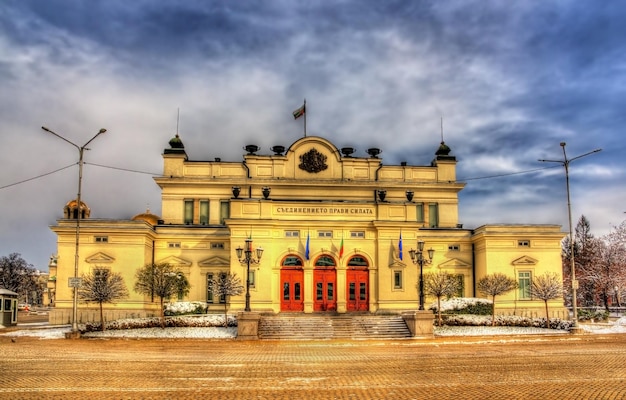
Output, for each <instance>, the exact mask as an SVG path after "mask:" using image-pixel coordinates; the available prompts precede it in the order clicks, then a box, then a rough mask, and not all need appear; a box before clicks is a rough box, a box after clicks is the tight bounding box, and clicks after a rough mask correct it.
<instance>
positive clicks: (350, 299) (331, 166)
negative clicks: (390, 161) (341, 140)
mask: <svg viewBox="0 0 626 400" xmlns="http://www.w3.org/2000/svg"><path fill="white" fill-rule="evenodd" d="M169 145H170V147H169V148H167V149H165V150H164V152H163V174H162V175H161V176H158V177H155V178H154V180H155V182H156V184H157V185H159V187H160V188H161V210H162V211H161V212H162V215H161V216H157V215H153V214H151V213H150V212H149V211H147V212H146V213H143V214H139V215H136V216H135V217H134V218H132V219H131V220H119V219H96V218H90V210H89V208H88V206H87V205H86V204H84V203H81V204H80V206H79V204H77V202H76V201H71V202H69V203H68V204H67V205H66V207H65V212H64V218H62V219H59V220H58V221H57V222H56V224H55V225H54V226H52V227H51V229H52V230H53V231H54V232H55V233H56V235H57V237H58V249H57V254H56V255H55V257H53V260H52V262H51V265H50V276H51V285H52V289H51V290H52V291H53V292H54V308H53V310H52V312H51V314H50V322H51V323H59V324H64V323H68V322H70V319H71V315H72V288H70V287H68V281H69V280H70V278H72V277H73V276H74V261H75V258H74V256H75V243H76V217H77V213H79V212H80V213H81V220H80V254H79V276H80V275H82V274H88V273H89V272H90V271H92V270H93V269H94V268H109V269H110V270H112V271H114V272H117V273H120V274H121V275H122V276H123V278H124V280H125V283H126V286H127V287H128V289H129V297H128V298H126V299H123V300H121V301H118V302H116V303H115V304H105V305H104V307H105V312H106V319H107V320H110V319H117V318H127V317H142V316H151V315H158V301H154V300H153V299H151V298H149V297H147V296H144V295H141V294H137V293H135V292H134V291H133V287H134V283H135V274H136V271H137V269H139V268H141V267H143V266H145V265H146V264H151V263H169V264H172V265H174V266H175V267H176V268H177V269H178V270H179V271H180V272H182V273H183V274H185V276H186V277H187V279H188V280H189V282H190V283H191V289H190V292H189V293H188V295H186V296H183V297H181V298H179V299H178V300H180V301H200V302H206V303H207V304H208V306H209V312H211V311H216V312H217V311H223V310H224V302H226V303H227V304H226V305H227V307H228V309H229V312H237V311H242V310H243V309H244V306H245V294H242V295H241V296H231V297H228V298H226V299H224V298H216V297H214V296H212V294H211V292H210V291H209V290H208V289H209V283H208V282H209V281H210V280H211V279H213V278H216V277H217V276H218V275H219V274H222V273H225V272H230V273H233V274H236V275H237V276H238V277H240V278H241V280H242V282H243V284H244V286H245V282H246V272H247V269H248V265H247V263H245V262H243V263H242V262H241V261H240V258H239V257H238V254H237V248H243V247H245V246H246V245H247V242H246V240H248V241H249V240H251V241H252V243H251V247H252V249H253V250H256V249H257V248H259V247H260V248H262V249H263V253H262V257H261V259H260V260H258V261H259V262H258V263H253V264H252V265H251V267H250V274H249V279H250V291H249V293H250V306H251V310H252V311H257V312H262V313H294V312H299V313H320V312H335V313H350V312H366V313H401V312H403V311H407V310H415V309H417V307H418V303H419V293H418V292H419V291H418V280H419V270H420V268H419V265H416V264H415V263H414V262H413V261H412V259H411V257H410V256H409V252H410V250H411V249H416V248H417V242H418V241H423V242H424V248H425V250H424V252H425V253H426V251H427V250H430V249H432V250H434V256H433V259H432V262H431V263H429V264H425V265H424V266H423V272H424V274H426V273H429V272H435V271H446V272H449V273H450V274H454V275H455V276H457V278H458V280H459V282H460V283H461V289H460V290H459V293H458V294H457V295H458V296H460V297H485V296H484V295H483V294H481V293H479V292H478V291H477V289H476V282H477V281H478V280H480V279H481V278H482V277H484V276H486V275H488V274H492V273H495V272H500V273H504V274H506V275H508V276H510V277H511V278H514V279H515V280H516V281H518V283H519V285H520V287H519V289H516V290H514V291H511V292H509V293H507V294H505V295H502V296H499V297H498V298H496V312H497V313H505V314H516V315H527V316H543V315H544V310H545V307H544V303H543V301H541V300H538V299H533V298H532V297H531V295H530V290H529V288H530V284H531V281H532V278H533V277H534V276H537V275H541V274H544V273H546V272H550V273H556V274H558V275H559V276H561V240H562V238H563V237H564V233H563V232H561V229H560V226H557V225H524V224H497V225H483V226H480V227H478V228H472V229H469V228H464V227H463V225H462V224H461V223H460V222H459V219H458V214H459V210H458V209H459V199H458V195H459V192H460V191H461V190H462V189H463V188H464V186H465V184H464V183H462V182H459V181H457V178H456V164H457V160H456V157H455V156H453V155H450V148H449V147H448V146H447V145H445V143H443V142H442V143H441V145H440V146H439V148H438V149H437V150H436V152H435V155H434V159H433V160H432V162H431V164H430V165H425V166H414V165H407V163H404V162H403V163H401V165H384V164H383V163H382V159H381V158H379V153H380V150H379V149H368V151H367V153H368V155H367V156H365V157H358V156H355V155H354V149H353V148H341V149H339V148H337V147H336V146H335V145H334V144H333V143H331V142H330V141H328V140H326V139H324V138H322V137H316V136H308V137H306V136H305V137H303V138H300V139H298V140H296V141H295V142H294V143H293V144H292V145H291V146H290V147H288V148H285V147H282V146H274V147H273V148H272V153H273V154H269V155H268V154H257V152H258V148H257V146H253V145H249V146H246V151H247V154H245V155H244V156H243V161H222V160H220V159H215V160H214V161H192V160H189V159H188V157H187V154H186V152H185V148H184V146H183V143H182V141H181V139H180V138H179V137H178V135H176V137H175V138H173V139H172V140H171V141H170V142H169ZM488 212H489V210H488V209H485V213H488ZM255 254H256V252H253V256H254V257H255V258H256V255H255ZM172 300H174V301H175V300H176V299H172ZM433 300H434V299H433V298H428V297H427V299H426V307H428V305H429V304H430V303H431V302H432V301H433ZM549 305H550V311H551V314H552V315H551V316H555V317H561V318H566V317H567V314H566V313H567V312H566V309H565V308H564V306H563V300H562V299H557V300H553V301H550V304H549ZM96 311H97V306H96V305H88V304H84V303H80V304H79V309H78V315H79V322H85V321H87V320H93V319H96V320H97V319H98V317H96Z"/></svg>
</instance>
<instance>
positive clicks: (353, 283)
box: [346, 255, 369, 311]
mask: <svg viewBox="0 0 626 400" xmlns="http://www.w3.org/2000/svg"><path fill="white" fill-rule="evenodd" d="M346 285H347V287H346V293H347V299H346V309H347V310H348V311H369V272H368V264H367V260H366V259H365V258H364V257H362V256H358V255H357V256H353V257H352V258H350V259H349V260H348V270H347V271H346Z"/></svg>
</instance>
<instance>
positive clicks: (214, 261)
mask: <svg viewBox="0 0 626 400" xmlns="http://www.w3.org/2000/svg"><path fill="white" fill-rule="evenodd" d="M198 265H199V266H200V267H228V266H230V260H229V259H228V258H226V257H220V256H214V257H209V258H207V259H205V260H202V261H200V262H199V263H198Z"/></svg>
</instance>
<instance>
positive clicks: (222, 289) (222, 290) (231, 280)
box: [209, 272, 243, 326]
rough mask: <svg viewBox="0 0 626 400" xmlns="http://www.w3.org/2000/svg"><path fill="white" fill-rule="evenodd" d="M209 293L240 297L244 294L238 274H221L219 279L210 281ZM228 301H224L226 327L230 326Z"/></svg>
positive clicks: (217, 295) (219, 295)
mask: <svg viewBox="0 0 626 400" xmlns="http://www.w3.org/2000/svg"><path fill="white" fill-rule="evenodd" d="M209 291H210V292H211V293H213V296H215V297H217V298H219V297H222V296H224V297H227V296H239V295H240V294H242V293H243V285H242V284H241V279H239V277H238V276H237V274H231V273H230V272H228V273H226V272H220V273H219V274H218V278H217V279H212V280H211V281H209ZM227 313H228V301H227V300H225V301H224V326H228V314H227Z"/></svg>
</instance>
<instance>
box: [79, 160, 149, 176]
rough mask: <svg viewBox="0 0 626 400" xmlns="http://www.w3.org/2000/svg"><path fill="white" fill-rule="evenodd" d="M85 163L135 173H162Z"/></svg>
mask: <svg viewBox="0 0 626 400" xmlns="http://www.w3.org/2000/svg"><path fill="white" fill-rule="evenodd" d="M85 164H89V165H93V166H96V167H101V168H108V169H115V170H118V171H126V172H134V173H137V174H146V175H152V176H161V174H160V173H158V174H155V173H154V172H145V171H138V170H136V169H128V168H119V167H111V166H109V165H102V164H94V163H87V162H86V163H85Z"/></svg>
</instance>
